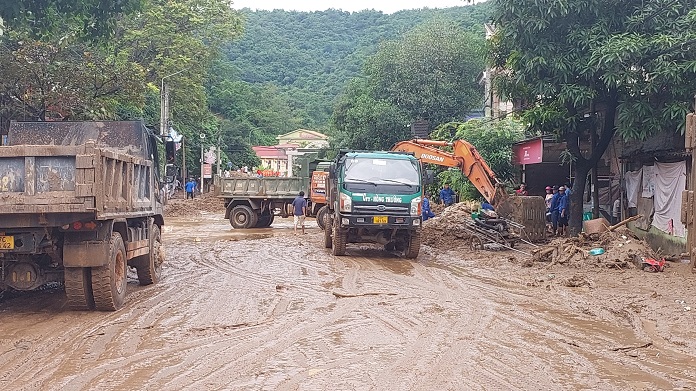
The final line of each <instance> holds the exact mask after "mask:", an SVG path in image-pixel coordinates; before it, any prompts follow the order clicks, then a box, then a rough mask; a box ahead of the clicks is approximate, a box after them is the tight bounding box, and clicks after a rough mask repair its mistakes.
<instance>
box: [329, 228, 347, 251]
mask: <svg viewBox="0 0 696 391" xmlns="http://www.w3.org/2000/svg"><path fill="white" fill-rule="evenodd" d="M347 240H348V231H342V230H341V225H340V224H336V225H334V226H333V243H332V246H331V253H332V254H333V255H338V256H340V255H345V254H346V241H347Z"/></svg>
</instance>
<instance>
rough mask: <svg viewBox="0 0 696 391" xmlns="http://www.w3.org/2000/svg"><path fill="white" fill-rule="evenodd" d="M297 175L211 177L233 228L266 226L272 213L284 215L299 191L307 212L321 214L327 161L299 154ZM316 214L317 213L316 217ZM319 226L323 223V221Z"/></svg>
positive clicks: (286, 214) (268, 225)
mask: <svg viewBox="0 0 696 391" xmlns="http://www.w3.org/2000/svg"><path fill="white" fill-rule="evenodd" d="M297 159H298V163H299V164H298V165H299V173H298V176H292V177H256V176H248V175H239V176H232V177H230V178H222V177H220V176H216V177H215V195H216V196H217V197H218V198H222V199H223V200H224V202H225V218H226V219H229V221H230V224H232V227H234V228H237V229H246V228H266V227H270V226H271V224H273V221H274V220H275V215H276V214H279V215H281V216H282V217H288V215H289V213H291V212H290V210H291V209H290V207H289V206H290V205H291V204H292V201H293V200H294V199H295V197H297V195H298V194H299V193H300V191H303V192H304V194H305V198H306V199H307V205H308V208H307V215H308V216H309V217H317V216H318V215H321V216H323V214H324V213H325V212H326V208H323V207H324V205H325V204H326V196H325V191H324V182H323V181H322V179H323V178H324V176H323V174H324V172H320V170H323V169H324V168H328V165H329V163H328V162H322V161H320V160H317V159H316V155H313V154H309V155H307V156H300V157H298V158H297ZM322 218H323V217H322ZM319 219H320V217H317V220H319ZM320 226H323V221H322V222H321V224H320Z"/></svg>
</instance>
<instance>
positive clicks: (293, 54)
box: [226, 3, 491, 129]
mask: <svg viewBox="0 0 696 391" xmlns="http://www.w3.org/2000/svg"><path fill="white" fill-rule="evenodd" d="M490 9H491V4H490V3H482V4H475V5H470V6H463V7H454V8H447V9H422V10H408V11H401V12H397V13H394V14H383V13H382V12H378V11H367V10H366V11H362V12H357V13H349V12H342V11H339V10H327V11H321V12H290V11H283V10H275V11H250V10H248V9H245V10H242V14H243V17H244V19H245V23H244V34H243V36H242V37H241V38H240V39H238V40H236V41H235V42H234V43H233V44H231V45H230V46H229V47H228V48H227V50H226V52H227V56H226V57H227V60H228V61H229V63H230V65H231V67H232V69H233V70H234V74H235V76H236V77H238V78H239V79H241V81H242V82H244V83H249V84H252V85H255V88H262V90H265V89H267V88H268V87H267V86H268V84H272V85H274V86H277V87H279V88H278V89H277V90H275V92H276V93H277V94H281V95H282V96H283V100H285V101H286V102H287V105H288V107H290V108H291V110H292V111H293V115H292V117H291V118H293V119H294V120H296V121H299V122H301V123H302V125H303V126H308V127H311V128H314V129H326V128H327V126H328V121H329V118H330V116H331V113H332V109H333V105H334V103H335V101H336V97H337V96H338V95H339V94H340V93H341V91H343V90H344V88H345V87H346V84H347V82H348V81H349V80H350V79H351V78H353V77H356V76H359V75H360V74H361V71H362V68H363V65H364V62H365V60H366V58H367V57H368V56H369V55H371V54H374V53H375V52H376V51H377V49H378V47H379V45H380V44H381V43H383V42H385V41H387V40H393V39H397V38H399V37H401V36H402V35H403V34H405V33H407V32H409V31H411V30H412V29H414V28H415V27H417V26H419V25H422V24H424V23H426V22H431V21H434V20H439V21H447V22H448V23H452V24H454V25H456V26H457V27H459V28H460V29H462V30H465V31H470V32H472V33H474V34H476V35H478V36H481V37H483V34H484V31H483V23H485V22H486V21H487V20H488V18H489V15H490ZM262 85H263V86H264V87H261V86H262Z"/></svg>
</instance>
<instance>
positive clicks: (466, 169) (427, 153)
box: [392, 139, 504, 205]
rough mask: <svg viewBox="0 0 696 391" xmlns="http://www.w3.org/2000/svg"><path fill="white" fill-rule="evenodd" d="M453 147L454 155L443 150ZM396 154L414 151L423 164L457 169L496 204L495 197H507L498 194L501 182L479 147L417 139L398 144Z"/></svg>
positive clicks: (459, 141) (489, 200) (395, 149)
mask: <svg viewBox="0 0 696 391" xmlns="http://www.w3.org/2000/svg"><path fill="white" fill-rule="evenodd" d="M443 147H451V148H452V150H453V152H448V151H443V150H442V149H441V148H443ZM392 150H393V151H399V152H411V153H413V154H414V155H415V156H416V158H418V160H420V161H421V162H422V163H430V164H437V165H440V166H446V167H458V168H459V169H460V170H461V171H462V174H464V175H465V176H466V177H467V178H469V181H471V183H473V184H474V186H475V187H476V189H478V191H479V192H481V194H482V195H483V197H484V198H485V199H486V200H487V201H488V202H490V203H491V204H493V205H495V204H496V203H497V202H496V201H497V199H496V196H499V195H501V194H504V192H498V185H499V184H500V181H499V180H498V178H497V177H496V176H495V173H494V172H493V170H491V168H490V167H489V166H488V164H487V163H486V161H485V160H483V157H481V155H480V154H479V153H478V151H477V150H476V148H474V146H473V145H471V144H470V143H468V142H466V141H464V140H457V141H455V142H451V143H450V142H447V141H436V140H423V139H414V140H409V141H402V142H399V143H396V144H395V145H394V147H393V148H392Z"/></svg>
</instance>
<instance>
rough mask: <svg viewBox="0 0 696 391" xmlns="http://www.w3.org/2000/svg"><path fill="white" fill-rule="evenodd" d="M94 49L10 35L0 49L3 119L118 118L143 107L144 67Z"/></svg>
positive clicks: (83, 45)
mask: <svg viewBox="0 0 696 391" xmlns="http://www.w3.org/2000/svg"><path fill="white" fill-rule="evenodd" d="M13 38H14V39H13ZM93 49H94V47H93V46H92V45H89V44H83V43H75V42H72V43H66V42H60V40H53V41H43V42H42V41H36V40H33V39H31V38H28V37H23V38H21V39H20V38H19V37H18V36H17V35H15V34H14V33H13V34H11V37H8V39H7V40H6V42H4V44H3V45H0V69H2V77H0V97H1V98H2V100H3V103H4V104H3V105H2V108H1V109H0V114H2V116H3V117H4V118H8V119H20V118H21V119H26V120H42V121H44V120H46V119H47V118H53V119H60V120H80V119H88V120H89V119H117V118H116V116H117V114H116V112H117V109H118V107H119V106H120V105H124V106H126V105H128V106H138V107H141V106H142V104H143V93H144V71H143V68H142V67H141V66H140V65H139V64H136V63H133V62H130V61H128V58H127V57H126V56H122V55H111V54H107V53H105V52H104V51H100V50H93Z"/></svg>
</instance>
